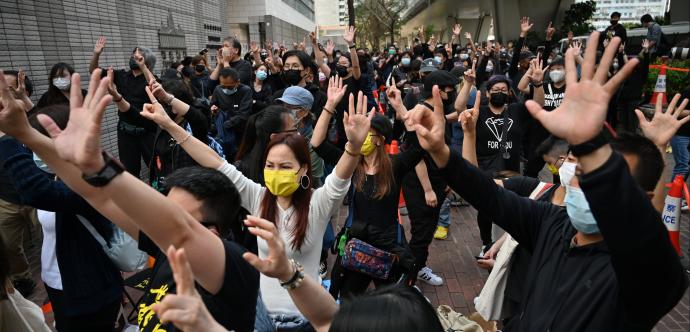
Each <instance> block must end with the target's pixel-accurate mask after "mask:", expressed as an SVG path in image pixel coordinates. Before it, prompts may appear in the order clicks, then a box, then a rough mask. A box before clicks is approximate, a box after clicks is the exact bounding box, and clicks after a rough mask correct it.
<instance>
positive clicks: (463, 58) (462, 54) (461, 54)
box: [460, 53, 470, 60]
mask: <svg viewBox="0 0 690 332" xmlns="http://www.w3.org/2000/svg"><path fill="white" fill-rule="evenodd" d="M469 57H470V55H469V54H467V53H460V60H467V59H469Z"/></svg>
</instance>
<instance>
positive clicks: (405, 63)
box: [400, 58, 410, 66]
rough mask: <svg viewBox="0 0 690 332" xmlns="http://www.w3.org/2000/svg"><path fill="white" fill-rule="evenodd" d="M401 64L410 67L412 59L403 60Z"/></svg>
mask: <svg viewBox="0 0 690 332" xmlns="http://www.w3.org/2000/svg"><path fill="white" fill-rule="evenodd" d="M400 64H402V65H403V66H409V65H410V58H402V60H400Z"/></svg>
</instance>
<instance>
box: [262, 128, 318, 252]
mask: <svg viewBox="0 0 690 332" xmlns="http://www.w3.org/2000/svg"><path fill="white" fill-rule="evenodd" d="M280 144H285V145H287V146H288V147H289V148H290V150H292V153H294V154H295V158H297V161H298V162H299V163H300V165H307V166H306V167H307V173H306V176H307V177H309V185H308V186H307V188H302V186H301V185H300V187H299V188H297V190H296V191H295V193H293V194H292V205H294V207H295V227H294V228H293V229H292V230H290V236H291V237H292V241H291V243H290V245H291V246H292V249H293V250H300V249H302V245H303V244H304V241H305V238H306V236H307V227H308V226H309V203H310V201H311V184H312V180H311V157H310V156H309V148H308V147H307V141H306V140H305V139H304V137H303V136H302V135H300V134H296V133H280V134H277V135H275V136H273V138H271V141H270V142H269V143H268V146H267V147H266V152H265V154H264V163H265V162H266V157H267V156H268V152H269V151H271V149H272V148H273V147H274V146H276V145H280ZM263 168H264V167H263V166H262V167H261V169H262V170H263ZM277 217H278V202H277V199H276V196H275V195H273V193H271V191H270V190H268V189H267V190H265V191H264V197H263V199H262V200H261V218H264V219H266V220H270V221H272V222H273V223H274V224H276V226H278V225H277V223H276V218H277ZM312 240H313V239H312ZM319 241H321V240H320V239H319Z"/></svg>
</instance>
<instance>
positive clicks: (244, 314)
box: [137, 232, 259, 332]
mask: <svg viewBox="0 0 690 332" xmlns="http://www.w3.org/2000/svg"><path fill="white" fill-rule="evenodd" d="M223 247H224V249H225V276H223V285H222V286H221V288H220V290H219V291H218V293H216V294H215V295H214V294H211V293H209V292H207V291H206V290H205V289H203V288H202V287H201V286H199V285H198V284H197V285H196V288H197V290H198V291H199V294H200V295H201V298H202V300H203V301H204V305H206V308H208V311H209V312H210V313H211V315H212V316H213V318H214V319H215V320H216V321H218V323H220V325H222V326H223V327H225V328H226V329H228V330H235V331H238V332H242V331H253V330H254V318H255V317H256V299H257V296H258V293H259V272H258V271H257V270H256V269H254V267H252V266H251V265H250V264H249V263H247V261H245V260H244V259H243V258H242V254H243V253H245V252H246V251H247V250H245V249H244V248H242V247H241V246H240V245H238V244H237V243H234V242H230V241H228V240H223ZM139 249H140V250H142V251H145V252H146V253H148V254H149V255H151V256H153V257H154V258H156V263H155V264H154V266H153V271H152V272H151V279H150V280H149V287H148V289H146V291H145V292H144V295H143V299H142V300H141V303H140V304H139V308H137V311H138V314H137V323H138V325H139V331H141V332H147V331H151V332H153V331H167V332H171V331H179V330H178V329H177V328H175V326H174V325H173V324H172V323H168V324H161V323H160V321H159V319H158V316H157V315H156V314H155V312H154V311H153V310H151V306H152V305H153V304H155V303H159V302H160V301H162V300H163V297H165V295H167V294H170V293H175V288H176V287H175V280H174V278H173V274H172V270H171V269H170V264H169V263H168V259H167V256H166V255H165V253H163V252H162V251H161V250H160V249H159V248H158V246H156V244H155V243H153V241H152V240H151V239H150V238H149V237H148V236H146V234H144V233H143V232H139Z"/></svg>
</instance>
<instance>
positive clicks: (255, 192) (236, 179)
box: [218, 161, 266, 215]
mask: <svg viewBox="0 0 690 332" xmlns="http://www.w3.org/2000/svg"><path fill="white" fill-rule="evenodd" d="M218 170H219V171H221V172H222V173H223V174H225V176H227V177H228V178H229V179H230V181H232V183H234V184H235V187H236V188H237V191H239V192H240V197H241V199H242V207H243V208H245V209H247V211H249V213H250V214H253V215H256V214H257V213H258V212H259V205H260V202H261V198H262V197H263V193H264V190H266V188H264V187H262V186H261V185H260V184H258V183H256V182H254V181H252V180H250V179H249V178H247V177H246V176H244V174H242V172H240V171H238V170H237V168H235V166H233V165H231V164H229V163H228V162H227V161H224V162H223V164H222V165H220V167H218Z"/></svg>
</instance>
